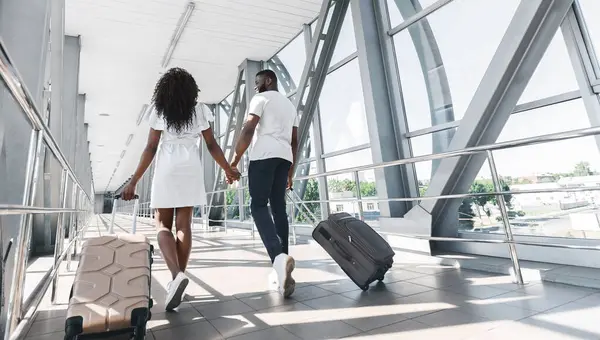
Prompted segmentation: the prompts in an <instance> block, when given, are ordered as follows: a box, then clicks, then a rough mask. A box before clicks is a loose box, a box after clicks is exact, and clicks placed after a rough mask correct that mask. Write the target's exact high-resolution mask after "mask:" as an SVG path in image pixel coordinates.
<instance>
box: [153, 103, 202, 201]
mask: <svg viewBox="0 0 600 340" xmlns="http://www.w3.org/2000/svg"><path fill="white" fill-rule="evenodd" d="M211 118H212V117H210V114H209V113H208V110H205V109H204V108H203V106H202V105H199V106H198V109H197V110H196V117H195V118H194V121H193V123H192V126H191V127H190V128H188V129H187V130H185V131H182V132H181V133H177V132H175V131H172V130H170V129H166V122H165V120H164V118H163V117H158V115H157V114H156V112H155V111H154V110H153V111H152V114H151V115H150V117H149V122H150V127H152V128H153V129H155V130H160V131H162V135H161V137H160V143H159V146H158V151H157V153H156V156H155V159H154V162H155V163H154V177H153V178H152V191H151V195H150V201H151V203H150V206H151V207H152V208H180V207H194V206H199V205H205V204H206V203H207V202H206V189H205V187H204V172H203V166H202V160H201V158H200V148H199V145H200V138H201V135H200V134H201V132H202V131H204V130H207V129H208V128H210V125H209V123H208V121H209V120H212V119H211Z"/></svg>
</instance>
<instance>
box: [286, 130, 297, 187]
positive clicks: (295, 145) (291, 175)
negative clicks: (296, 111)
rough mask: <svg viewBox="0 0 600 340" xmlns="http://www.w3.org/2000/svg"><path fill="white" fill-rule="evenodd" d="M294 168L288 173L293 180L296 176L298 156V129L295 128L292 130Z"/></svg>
mask: <svg viewBox="0 0 600 340" xmlns="http://www.w3.org/2000/svg"><path fill="white" fill-rule="evenodd" d="M291 146H292V159H293V161H292V166H291V167H290V172H289V173H288V177H289V178H292V177H293V176H294V166H296V161H297V156H296V155H297V154H298V127H297V126H294V127H293V128H292V142H291Z"/></svg>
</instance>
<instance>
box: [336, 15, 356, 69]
mask: <svg viewBox="0 0 600 340" xmlns="http://www.w3.org/2000/svg"><path fill="white" fill-rule="evenodd" d="M354 52H356V38H355V36H354V23H353V21H352V10H351V9H350V6H348V11H347V12H346V16H345V17H344V22H343V23H342V29H341V31H340V35H339V37H338V40H337V44H336V45H335V49H334V50H333V56H332V57H331V65H335V64H336V63H338V62H340V61H341V60H343V59H344V58H346V57H347V56H349V55H351V54H352V53H354Z"/></svg>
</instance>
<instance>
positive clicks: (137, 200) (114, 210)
mask: <svg viewBox="0 0 600 340" xmlns="http://www.w3.org/2000/svg"><path fill="white" fill-rule="evenodd" d="M119 199H121V195H120V194H119V195H115V197H114V200H113V208H112V218H111V220H110V227H109V228H108V233H109V234H114V227H115V215H116V214H117V200H119ZM133 199H134V200H135V202H134V204H133V225H132V226H131V233H132V234H135V231H136V227H137V213H138V206H139V204H140V196H139V195H137V194H136V195H134V196H133Z"/></svg>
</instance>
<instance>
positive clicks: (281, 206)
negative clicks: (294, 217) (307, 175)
mask: <svg viewBox="0 0 600 340" xmlns="http://www.w3.org/2000/svg"><path fill="white" fill-rule="evenodd" d="M290 166H291V163H290V162H288V161H286V160H283V159H282V160H281V161H280V163H279V165H277V167H276V168H275V175H274V176H273V186H272V188H271V197H270V203H271V212H272V213H273V222H275V229H276V230H277V235H278V236H279V239H280V240H281V250H282V252H283V253H285V254H288V255H289V250H288V244H289V237H290V236H289V235H290V225H289V222H288V215H287V209H286V200H285V192H286V190H287V176H288V171H289V170H290Z"/></svg>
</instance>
